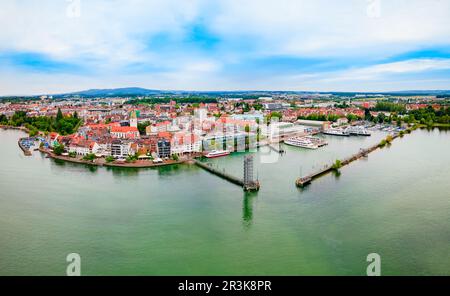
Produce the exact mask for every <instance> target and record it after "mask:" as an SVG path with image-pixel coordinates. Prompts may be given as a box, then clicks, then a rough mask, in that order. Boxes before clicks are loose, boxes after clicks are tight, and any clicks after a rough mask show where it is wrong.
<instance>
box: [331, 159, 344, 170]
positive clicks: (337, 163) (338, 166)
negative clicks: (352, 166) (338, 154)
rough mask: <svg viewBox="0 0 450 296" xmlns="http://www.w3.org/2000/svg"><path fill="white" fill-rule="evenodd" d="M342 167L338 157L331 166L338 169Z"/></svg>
mask: <svg viewBox="0 0 450 296" xmlns="http://www.w3.org/2000/svg"><path fill="white" fill-rule="evenodd" d="M341 167H342V163H341V161H340V160H339V159H336V161H335V162H334V164H333V166H332V168H333V170H338V169H340V168H341Z"/></svg>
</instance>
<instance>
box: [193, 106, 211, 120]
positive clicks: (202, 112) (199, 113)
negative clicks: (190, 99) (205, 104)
mask: <svg viewBox="0 0 450 296" xmlns="http://www.w3.org/2000/svg"><path fill="white" fill-rule="evenodd" d="M194 117H195V119H197V120H199V121H200V122H203V121H204V120H206V118H208V111H207V110H206V109H204V108H198V109H195V110H194Z"/></svg>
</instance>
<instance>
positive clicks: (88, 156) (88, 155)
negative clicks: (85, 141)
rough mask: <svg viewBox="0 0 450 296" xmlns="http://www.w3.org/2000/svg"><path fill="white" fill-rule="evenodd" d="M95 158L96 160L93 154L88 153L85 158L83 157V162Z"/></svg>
mask: <svg viewBox="0 0 450 296" xmlns="http://www.w3.org/2000/svg"><path fill="white" fill-rule="evenodd" d="M95 158H96V157H95V154H94V153H89V154H87V155H85V156H84V157H83V160H86V161H94V159H95Z"/></svg>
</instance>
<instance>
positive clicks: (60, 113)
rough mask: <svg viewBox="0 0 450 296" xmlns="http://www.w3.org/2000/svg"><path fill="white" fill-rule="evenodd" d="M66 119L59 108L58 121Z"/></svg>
mask: <svg viewBox="0 0 450 296" xmlns="http://www.w3.org/2000/svg"><path fill="white" fill-rule="evenodd" d="M63 118H64V116H63V114H62V112H61V109H60V108H58V113H56V121H61V120H62V119H63Z"/></svg>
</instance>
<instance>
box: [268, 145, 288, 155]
mask: <svg viewBox="0 0 450 296" xmlns="http://www.w3.org/2000/svg"><path fill="white" fill-rule="evenodd" d="M281 143H282V142H279V144H278V148H277V147H275V146H274V145H273V144H270V145H269V147H270V149H272V150H273V151H275V152H276V153H279V154H284V153H285V151H284V148H283V146H281Z"/></svg>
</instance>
